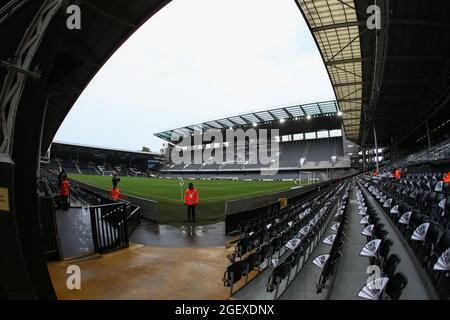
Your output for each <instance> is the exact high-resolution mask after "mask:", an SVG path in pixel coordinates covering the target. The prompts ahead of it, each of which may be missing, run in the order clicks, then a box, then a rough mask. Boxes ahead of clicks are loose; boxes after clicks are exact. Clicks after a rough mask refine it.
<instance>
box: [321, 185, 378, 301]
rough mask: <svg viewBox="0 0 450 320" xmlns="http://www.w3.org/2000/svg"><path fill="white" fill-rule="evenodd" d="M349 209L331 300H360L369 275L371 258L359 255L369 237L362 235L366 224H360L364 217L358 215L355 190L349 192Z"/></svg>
mask: <svg viewBox="0 0 450 320" xmlns="http://www.w3.org/2000/svg"><path fill="white" fill-rule="evenodd" d="M347 210H348V214H349V220H348V225H347V232H346V239H345V245H344V251H343V254H342V257H341V261H340V264H339V267H338V272H337V277H336V279H335V281H334V285H333V288H332V290H331V292H330V296H329V299H330V300H359V299H360V298H358V292H359V290H360V289H361V288H362V287H363V286H364V284H365V283H366V281H367V278H368V277H369V275H368V274H367V273H366V270H367V267H368V266H369V265H370V261H369V258H367V257H360V256H359V253H360V252H361V249H362V248H363V247H364V246H365V245H366V243H367V239H366V237H365V236H363V235H361V232H362V230H363V229H364V226H362V225H360V224H359V222H360V221H361V219H362V217H361V216H359V215H358V205H357V200H356V192H355V190H352V191H351V192H350V194H349V204H348V207H347Z"/></svg>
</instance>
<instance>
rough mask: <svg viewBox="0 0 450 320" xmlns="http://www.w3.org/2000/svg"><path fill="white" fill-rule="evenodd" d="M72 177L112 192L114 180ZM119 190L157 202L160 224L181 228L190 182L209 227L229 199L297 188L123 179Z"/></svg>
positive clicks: (221, 216) (270, 184)
mask: <svg viewBox="0 0 450 320" xmlns="http://www.w3.org/2000/svg"><path fill="white" fill-rule="evenodd" d="M69 177H70V178H71V179H74V180H78V181H80V182H84V183H88V184H91V185H94V186H97V187H100V188H103V189H107V190H110V189H111V185H112V184H111V177H109V176H90V175H81V174H70V175H69ZM120 179H121V181H120V183H119V189H120V191H121V193H122V194H124V195H131V196H136V197H140V198H145V199H150V200H155V201H158V202H159V204H160V223H162V224H171V225H180V224H183V223H185V222H186V219H187V215H186V208H185V206H184V205H183V200H182V193H183V192H184V189H185V188H187V185H188V183H189V182H192V183H194V186H195V187H196V188H197V189H198V191H199V196H200V204H199V206H198V207H197V210H196V215H197V222H198V223H199V224H208V223H214V222H219V221H223V220H224V219H225V213H224V212H225V202H226V201H228V200H234V199H242V198H250V197H255V196H260V195H266V194H270V193H275V192H278V191H283V190H287V189H290V188H292V187H295V184H294V182H288V181H219V180H195V181H190V180H187V179H185V180H184V186H180V181H179V180H177V179H158V178H134V177H121V178H120Z"/></svg>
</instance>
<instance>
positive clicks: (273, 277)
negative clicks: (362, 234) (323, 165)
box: [224, 182, 349, 299]
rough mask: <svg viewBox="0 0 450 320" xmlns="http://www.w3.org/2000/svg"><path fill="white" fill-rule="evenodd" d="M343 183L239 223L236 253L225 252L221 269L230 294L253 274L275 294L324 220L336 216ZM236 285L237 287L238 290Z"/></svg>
mask: <svg viewBox="0 0 450 320" xmlns="http://www.w3.org/2000/svg"><path fill="white" fill-rule="evenodd" d="M348 187H349V185H348V182H347V183H341V184H339V185H337V186H334V187H331V189H329V190H324V191H322V192H321V194H320V195H314V196H313V197H311V199H309V200H306V199H303V200H302V201H298V202H294V203H292V204H290V205H289V206H288V207H285V208H281V209H279V210H277V211H275V212H272V213H270V214H264V215H261V216H259V217H256V218H253V219H251V220H248V221H244V222H242V223H241V225H240V235H239V237H240V239H239V240H238V242H237V243H236V245H235V252H234V253H232V254H231V255H229V259H230V261H231V264H230V266H229V267H228V268H227V271H226V272H225V274H224V285H225V286H227V287H230V295H234V294H236V292H237V291H239V290H242V289H243V288H244V287H245V286H247V285H249V284H250V283H251V281H252V280H254V279H256V276H257V275H258V278H259V279H261V278H265V279H266V280H265V287H266V292H267V293H270V295H271V297H272V298H273V299H277V298H278V297H279V296H280V295H281V294H282V292H283V291H284V290H285V289H286V288H287V287H288V286H289V284H290V283H291V281H293V280H294V279H295V278H296V276H297V275H298V273H299V272H300V271H301V268H302V266H304V265H305V264H306V263H307V261H308V259H309V257H310V256H311V253H312V251H313V250H314V248H315V247H316V246H317V244H318V242H319V240H320V238H321V237H322V235H323V233H324V230H325V229H326V228H327V226H328V224H329V221H330V220H331V219H333V218H334V219H336V220H340V219H341V215H342V213H343V211H344V210H345V200H346V198H347V197H348V196H345V195H343V193H344V192H348ZM335 208H338V213H337V214H334V209H335ZM236 258H239V261H235V259H236ZM260 273H262V274H263V275H262V276H261V275H259V274H260ZM249 278H250V279H249ZM241 279H242V281H240V280H241ZM239 281H240V282H239ZM263 282H264V281H263ZM259 283H261V281H260V282H259ZM235 285H237V286H239V288H238V290H237V291H236V290H234V286H235ZM281 287H283V288H281ZM256 289H258V286H256ZM259 289H261V288H259ZM250 290H252V291H253V290H255V287H252V288H251V289H250ZM241 298H242V297H241Z"/></svg>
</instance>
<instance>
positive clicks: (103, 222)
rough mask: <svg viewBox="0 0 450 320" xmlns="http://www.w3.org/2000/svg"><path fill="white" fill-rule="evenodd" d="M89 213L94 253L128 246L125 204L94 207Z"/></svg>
mask: <svg viewBox="0 0 450 320" xmlns="http://www.w3.org/2000/svg"><path fill="white" fill-rule="evenodd" d="M89 211H90V215H91V228H92V239H93V242H94V249H95V252H98V253H107V252H111V251H116V250H119V249H123V248H127V247H128V246H129V240H128V223H127V218H128V214H127V205H126V203H123V202H120V203H114V204H106V205H101V206H94V207H90V208H89Z"/></svg>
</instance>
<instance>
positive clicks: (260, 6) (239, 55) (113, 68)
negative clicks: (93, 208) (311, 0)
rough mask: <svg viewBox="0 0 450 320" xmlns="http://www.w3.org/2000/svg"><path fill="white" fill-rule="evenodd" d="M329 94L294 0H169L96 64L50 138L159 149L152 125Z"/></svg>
mask: <svg viewBox="0 0 450 320" xmlns="http://www.w3.org/2000/svg"><path fill="white" fill-rule="evenodd" d="M332 99H334V94H333V89H332V87H331V84H330V81H329V78H328V75H327V73H326V69H325V67H324V64H323V62H322V60H321V57H320V54H319V51H318V49H317V47H316V45H315V43H314V40H313V38H312V36H311V33H310V31H309V30H308V28H307V25H306V23H305V21H304V20H303V17H302V15H301V13H300V11H299V9H298V8H297V6H296V4H295V1H294V0H227V1H222V0H220V1H219V0H174V1H172V2H171V3H170V4H169V5H167V6H166V7H165V8H163V9H162V10H161V11H160V12H159V13H157V14H156V15H155V16H154V17H152V18H151V19H150V20H149V21H148V22H147V23H146V24H144V25H143V26H142V27H141V29H140V30H138V31H137V32H136V33H135V34H134V35H133V36H132V37H131V38H130V39H129V40H128V41H127V42H126V43H125V44H124V45H123V46H122V47H121V48H120V49H119V50H118V51H117V52H116V53H115V54H114V55H113V57H112V58H111V59H110V60H109V61H108V62H107V63H106V65H105V66H104V67H103V68H102V69H101V70H100V72H99V73H98V74H97V76H96V77H95V78H94V79H93V81H92V82H91V83H90V84H89V86H88V87H87V89H86V90H85V91H84V93H83V94H82V95H81V97H80V98H79V100H78V101H77V103H76V104H75V106H74V107H73V108H72V110H71V112H70V113H69V115H68V116H67V118H66V119H65V121H64V123H63V125H62V126H61V128H60V130H59V131H58V133H57V135H56V137H55V140H57V141H63V142H72V143H81V144H90V145H96V146H103V147H111V148H114V147H115V148H125V149H131V150H140V149H141V147H142V146H149V147H150V148H151V150H152V151H159V149H160V148H161V146H162V143H163V141H162V140H160V139H158V138H156V137H154V135H153V134H154V133H157V132H160V131H165V130H169V129H175V128H178V127H181V126H186V125H191V124H197V123H200V122H204V121H207V120H214V119H219V118H221V117H225V116H232V115H236V114H239V113H243V112H248V111H254V110H261V109H268V108H273V107H279V106H289V105H292V104H297V103H305V102H317V101H324V100H332Z"/></svg>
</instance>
